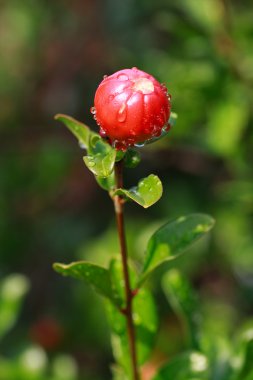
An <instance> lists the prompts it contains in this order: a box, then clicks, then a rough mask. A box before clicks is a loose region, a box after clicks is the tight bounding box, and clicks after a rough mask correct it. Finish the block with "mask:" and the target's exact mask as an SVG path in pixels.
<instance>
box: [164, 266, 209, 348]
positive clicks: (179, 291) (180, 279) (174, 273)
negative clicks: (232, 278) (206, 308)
mask: <svg viewBox="0 0 253 380" xmlns="http://www.w3.org/2000/svg"><path fill="white" fill-rule="evenodd" d="M162 285H163V290H164V292H165V295H166V297H167V298H168V300H169V302H170V304H171V306H172V307H173V309H174V311H175V313H176V314H177V315H178V316H179V318H180V319H181V320H182V321H183V323H184V325H185V327H186V333H187V335H188V337H189V343H190V348H191V349H194V350H200V325H201V320H202V314H201V312H200V305H199V302H198V297H197V295H196V293H195V292H194V290H193V289H192V287H191V285H190V284H189V282H188V281H187V279H186V278H185V277H184V276H182V275H181V273H180V272H179V271H178V270H176V269H171V270H170V271H169V272H167V273H166V274H165V275H164V277H163V280H162Z"/></svg>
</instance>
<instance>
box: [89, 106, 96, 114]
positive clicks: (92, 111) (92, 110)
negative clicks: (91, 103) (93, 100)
mask: <svg viewBox="0 0 253 380" xmlns="http://www.w3.org/2000/svg"><path fill="white" fill-rule="evenodd" d="M90 112H91V113H92V115H95V114H96V112H97V111H96V108H95V107H91V109H90Z"/></svg>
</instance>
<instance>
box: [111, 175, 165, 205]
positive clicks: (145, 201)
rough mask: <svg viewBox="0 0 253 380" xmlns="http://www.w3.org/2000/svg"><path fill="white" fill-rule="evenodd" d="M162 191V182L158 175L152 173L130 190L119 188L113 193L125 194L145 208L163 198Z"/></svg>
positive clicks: (124, 195)
mask: <svg viewBox="0 0 253 380" xmlns="http://www.w3.org/2000/svg"><path fill="white" fill-rule="evenodd" d="M162 193H163V187H162V182H161V181H160V179H159V178H158V177H157V176H156V175H154V174H150V175H149V176H148V177H146V178H144V179H142V180H140V181H139V183H138V186H137V187H134V188H132V189H129V190H125V189H117V190H115V191H114V192H113V194H112V195H120V196H123V197H125V198H126V199H130V200H132V201H134V202H136V203H138V204H139V205H140V206H142V207H144V208H148V207H150V206H152V205H153V204H154V203H156V202H157V201H158V200H159V199H160V198H161V196H162Z"/></svg>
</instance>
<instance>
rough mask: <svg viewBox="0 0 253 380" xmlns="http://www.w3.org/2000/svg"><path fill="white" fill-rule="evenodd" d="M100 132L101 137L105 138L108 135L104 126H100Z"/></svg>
mask: <svg viewBox="0 0 253 380" xmlns="http://www.w3.org/2000/svg"><path fill="white" fill-rule="evenodd" d="M99 134H100V136H101V137H103V138H105V137H106V131H105V130H104V129H103V128H100V131H99Z"/></svg>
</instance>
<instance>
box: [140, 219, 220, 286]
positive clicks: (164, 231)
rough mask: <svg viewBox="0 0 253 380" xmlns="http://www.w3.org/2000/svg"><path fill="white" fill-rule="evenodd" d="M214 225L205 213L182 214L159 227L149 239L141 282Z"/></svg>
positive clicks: (212, 220)
mask: <svg viewBox="0 0 253 380" xmlns="http://www.w3.org/2000/svg"><path fill="white" fill-rule="evenodd" d="M213 226H214V219H213V218H212V217H211V216H209V215H205V214H192V215H188V216H182V217H180V218H177V219H175V220H173V221H171V222H169V223H166V224H165V225H164V226H162V227H161V228H159V229H158V230H157V231H156V232H155V233H154V234H153V235H152V236H151V238H150V239H149V242H148V246H147V251H146V255H145V261H144V265H143V270H142V273H141V276H140V281H139V284H141V283H142V282H143V281H144V280H145V279H146V278H147V276H148V275H150V274H151V273H152V272H153V271H154V270H155V269H156V268H158V267H160V266H161V265H163V264H165V263H167V262H168V261H171V260H174V259H175V258H176V257H177V256H178V255H180V254H181V253H182V252H183V251H184V250H185V249H186V248H188V247H189V246H191V244H192V243H194V242H195V241H196V240H198V239H199V238H201V237H202V236H204V235H205V234H206V233H207V232H208V231H210V229H211V228H212V227H213Z"/></svg>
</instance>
